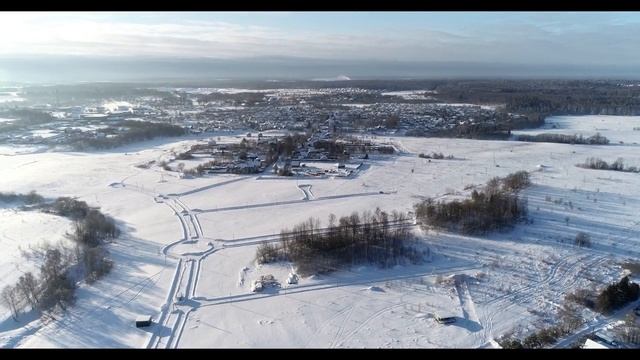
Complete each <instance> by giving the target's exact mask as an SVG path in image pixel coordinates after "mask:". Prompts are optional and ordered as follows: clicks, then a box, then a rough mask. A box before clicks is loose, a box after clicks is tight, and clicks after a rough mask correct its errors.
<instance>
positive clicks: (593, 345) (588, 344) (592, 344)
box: [582, 339, 611, 349]
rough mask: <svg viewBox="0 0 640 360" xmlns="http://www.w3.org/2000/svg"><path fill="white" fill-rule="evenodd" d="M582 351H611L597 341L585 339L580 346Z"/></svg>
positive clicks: (608, 347) (607, 346)
mask: <svg viewBox="0 0 640 360" xmlns="http://www.w3.org/2000/svg"><path fill="white" fill-rule="evenodd" d="M582 348H583V349H611V347H610V346H609V345H606V344H603V343H601V342H598V341H593V340H591V339H587V341H585V342H584V345H583V346H582Z"/></svg>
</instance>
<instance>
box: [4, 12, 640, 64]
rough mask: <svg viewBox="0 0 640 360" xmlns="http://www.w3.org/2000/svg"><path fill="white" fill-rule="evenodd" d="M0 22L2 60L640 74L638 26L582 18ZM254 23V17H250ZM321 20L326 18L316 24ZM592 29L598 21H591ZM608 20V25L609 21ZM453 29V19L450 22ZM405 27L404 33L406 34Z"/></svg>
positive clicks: (50, 16)
mask: <svg viewBox="0 0 640 360" xmlns="http://www.w3.org/2000/svg"><path fill="white" fill-rule="evenodd" d="M169 15H171V16H168V15H167V14H161V15H157V16H156V14H153V13H142V14H135V15H127V16H123V15H122V14H118V13H116V14H109V13H97V14H93V13H35V14H33V13H2V14H0V34H2V36H1V37H0V55H18V54H28V55H37V54H42V55H71V54H72V55H91V56H162V57H181V58H184V57H214V58H236V57H258V56H301V57H312V58H319V59H345V60H350V59H354V60H365V59H375V60H397V59H402V60H412V61H465V60H469V59H473V60H474V61H485V62H513V63H531V62H540V63H558V62H561V63H581V64H596V63H599V64H603V63H606V64H639V61H640V48H638V47H637V46H636V44H637V40H636V39H635V38H634V34H638V33H640V26H639V25H638V22H633V21H631V22H630V21H626V22H619V21H618V22H616V21H611V19H609V20H607V21H605V20H606V19H605V20H603V21H601V22H595V23H594V24H593V26H589V25H588V24H584V23H582V22H579V19H580V15H579V14H568V15H562V16H555V15H553V14H549V15H545V14H533V15H532V16H530V17H528V18H527V20H526V21H518V22H516V21H512V20H509V19H510V18H509V16H506V15H505V17H504V20H503V21H497V22H494V23H493V24H489V25H487V24H483V25H482V26H480V25H479V24H468V25H464V24H463V25H464V26H462V25H461V27H460V29H458V30H457V31H443V30H436V29H433V28H429V26H428V24H425V25H424V26H422V27H415V28H407V27H403V26H398V27H397V28H396V29H388V28H385V29H378V30H375V31H369V32H368V33H365V32H363V31H358V30H357V29H356V30H353V31H349V32H347V31H343V32H335V31H333V30H332V29H330V28H329V29H327V30H324V31H319V30H316V31H309V30H305V29H300V31H291V30H284V29H283V28H281V27H278V21H277V20H278V19H280V18H286V17H291V16H295V15H292V14H288V13H282V14H274V15H275V16H274V17H273V19H274V22H273V25H272V26H255V25H249V24H244V23H243V24H238V23H229V22H221V21H205V20H185V19H181V18H180V14H175V18H172V17H173V15H172V14H169ZM246 16H247V18H248V19H250V16H251V14H246ZM318 16H322V14H319V15H318ZM587 18H588V19H592V20H593V19H596V18H597V17H594V15H593V14H590V15H589V16H588V17H587ZM603 19H604V18H603ZM607 19H608V18H607ZM452 21H455V16H452ZM399 25H401V24H399Z"/></svg>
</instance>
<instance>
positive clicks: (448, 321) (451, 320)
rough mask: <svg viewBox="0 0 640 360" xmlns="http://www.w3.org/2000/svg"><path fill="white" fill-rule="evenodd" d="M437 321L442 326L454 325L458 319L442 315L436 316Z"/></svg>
mask: <svg viewBox="0 0 640 360" xmlns="http://www.w3.org/2000/svg"><path fill="white" fill-rule="evenodd" d="M435 319H436V321H437V322H438V323H440V324H445V325H447V324H452V323H454V322H456V317H455V316H442V315H436V316H435Z"/></svg>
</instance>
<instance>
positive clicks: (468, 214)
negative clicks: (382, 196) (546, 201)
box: [414, 171, 531, 234]
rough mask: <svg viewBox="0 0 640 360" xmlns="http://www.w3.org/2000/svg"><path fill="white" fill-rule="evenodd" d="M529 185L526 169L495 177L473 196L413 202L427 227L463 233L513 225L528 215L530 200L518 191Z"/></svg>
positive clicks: (476, 232) (419, 217)
mask: <svg viewBox="0 0 640 360" xmlns="http://www.w3.org/2000/svg"><path fill="white" fill-rule="evenodd" d="M530 184H531V180H530V179H529V173H527V172H526V171H519V172H516V173H513V174H510V175H508V176H506V177H504V178H502V179H500V178H497V177H495V178H493V179H491V180H490V181H489V182H488V183H487V185H486V186H485V187H484V188H483V189H481V190H480V191H478V190H474V191H473V192H472V193H471V199H465V200H462V201H460V200H453V201H450V202H445V201H435V200H433V199H431V198H428V199H426V200H424V201H422V202H420V203H418V204H416V205H414V208H415V214H416V218H417V220H418V221H419V222H421V223H422V224H423V225H425V226H433V227H436V228H442V229H447V230H453V231H459V232H461V233H464V234H481V233H486V232H489V231H493V230H497V229H501V228H504V227H508V226H512V225H513V224H514V223H516V222H517V221H519V220H521V219H523V218H524V217H525V216H526V215H527V201H526V200H523V199H520V198H519V197H518V191H519V190H521V189H523V188H524V187H526V186H529V185H530Z"/></svg>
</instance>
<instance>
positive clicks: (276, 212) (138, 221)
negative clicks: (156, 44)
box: [0, 117, 640, 348]
mask: <svg viewBox="0 0 640 360" xmlns="http://www.w3.org/2000/svg"><path fill="white" fill-rule="evenodd" d="M609 120H611V122H608V121H609ZM619 120H620V121H618V120H617V119H611V118H609V117H605V121H604V122H602V121H601V123H602V125H598V126H599V127H600V126H602V128H605V127H606V128H607V129H610V130H609V131H611V132H612V133H611V134H613V132H619V133H620V135H622V134H623V133H625V132H627V133H629V134H627V135H626V136H629V137H632V136H635V137H636V138H633V139H631V140H634V139H635V141H638V140H640V132H632V131H627V130H625V129H627V128H628V127H629V126H631V125H627V122H626V121H622V120H623V119H619ZM563 121H564V122H563V124H564V125H563V128H562V129H557V130H558V131H563V132H565V133H569V134H572V133H574V132H575V131H577V130H579V129H581V128H583V127H585V126H588V125H585V122H584V119H583V117H572V118H564V120H563ZM627 121H628V123H634V122H636V121H638V118H631V117H630V118H628V119H627ZM587 123H588V122H587ZM631 127H633V126H631ZM586 129H588V128H586ZM602 134H603V135H605V136H607V137H608V135H606V134H605V133H604V132H602ZM636 134H637V135H636ZM612 136H613V135H612ZM229 139H230V141H231V140H233V141H239V140H240V139H239V138H234V137H233V136H231V137H229ZM378 140H380V141H385V142H392V143H395V144H397V145H398V147H399V148H401V149H403V152H404V153H403V154H400V155H398V156H388V157H375V158H374V157H372V159H369V160H365V161H364V162H365V167H364V170H363V171H361V172H360V173H359V174H358V175H357V176H356V177H354V178H350V179H345V178H335V179H332V178H321V179H315V178H310V179H307V178H305V179H304V183H302V185H310V186H309V187H307V190H311V191H312V195H313V196H307V193H306V192H305V191H304V190H303V191H301V188H300V187H299V185H301V183H299V182H298V181H296V179H291V178H274V177H264V178H263V177H260V176H259V175H254V176H236V175H229V174H225V175H220V176H211V177H203V178H197V179H190V180H183V179H179V178H177V177H175V176H171V174H169V173H167V172H165V171H162V170H159V169H157V168H154V167H152V168H150V169H140V168H137V167H135V165H138V164H141V163H145V162H149V161H151V160H158V159H160V158H162V157H166V156H168V154H169V152H170V151H171V150H172V149H176V148H180V147H188V146H189V144H193V143H195V141H196V140H195V139H193V138H190V139H178V140H175V139H172V140H171V142H167V141H166V140H165V141H155V142H146V143H144V144H137V145H132V146H129V147H125V148H119V149H114V150H112V151H107V152H93V153H71V152H69V153H39V154H23V155H15V156H0V167H2V168H3V169H4V170H5V171H4V172H3V176H2V178H0V189H5V191H6V189H10V190H11V191H15V192H28V191H30V190H34V189H35V190H37V191H38V192H39V193H41V194H43V195H45V196H49V197H54V196H55V197H57V196H78V197H79V199H80V200H84V201H87V202H88V203H89V204H90V205H92V206H100V207H101V210H102V211H103V212H105V213H107V214H109V215H111V216H113V217H114V218H116V219H117V220H118V221H119V223H120V225H121V226H122V228H123V236H122V237H121V238H120V239H118V240H117V241H116V242H115V243H114V244H113V245H109V249H110V251H111V253H112V254H113V258H114V261H115V267H114V269H113V271H112V273H111V274H109V275H108V276H107V277H106V278H104V279H102V280H100V281H98V282H96V283H95V284H93V285H91V286H88V285H84V284H83V285H81V287H80V289H79V290H78V301H77V304H76V305H75V306H74V307H73V308H71V309H70V310H69V312H68V313H67V314H66V315H64V316H62V317H61V318H59V319H57V320H55V321H51V322H49V323H47V324H45V323H43V322H42V321H40V320H34V319H30V318H28V316H26V315H25V316H24V317H25V320H23V323H20V324H17V325H10V323H7V322H4V323H1V324H0V345H2V346H10V347H196V348H197V347H427V348H433V347H465V348H475V347H488V346H494V345H493V344H494V340H495V339H496V338H498V337H499V336H500V335H502V334H504V333H505V332H507V331H510V330H512V329H514V328H517V327H519V326H529V327H530V328H532V326H533V324H535V323H536V322H538V321H540V320H543V319H548V318H550V317H551V316H552V314H553V312H554V311H555V307H556V304H558V303H559V302H560V301H561V299H562V298H563V297H564V295H565V294H566V293H567V292H570V291H573V290H574V289H578V288H590V287H602V286H604V285H605V284H607V283H609V282H611V281H614V280H618V279H619V276H620V274H621V273H622V269H621V267H620V266H619V263H620V262H622V261H624V260H625V259H628V258H637V257H638V256H640V223H639V222H638V220H637V213H638V212H639V211H640V199H638V197H637V188H638V186H639V185H640V179H639V178H638V176H637V174H632V173H619V172H611V171H597V170H588V169H582V168H578V167H576V166H575V164H576V163H579V162H582V161H584V159H585V158H586V157H589V156H597V157H600V158H603V159H605V160H612V159H615V158H616V157H618V156H621V157H623V158H624V159H625V162H628V163H629V164H631V165H637V164H639V163H640V154H638V152H637V150H636V149H635V148H634V147H633V146H617V145H611V146H587V145H567V144H551V143H525V142H513V141H478V140H465V139H435V138H412V137H400V136H394V137H386V138H379V139H378ZM625 143H626V142H625ZM431 151H438V152H444V153H450V154H453V155H454V156H455V157H456V158H461V159H464V160H461V161H447V160H432V161H431V162H427V161H426V160H425V159H420V158H418V157H417V154H418V153H420V152H424V153H429V152H431ZM539 164H544V165H545V169H544V170H545V171H539V168H538V166H537V165H539ZM496 165H499V167H497V166H496ZM412 169H413V171H412ZM518 170H526V171H531V176H532V180H533V183H534V185H533V186H531V187H530V188H528V189H526V190H524V191H523V193H522V195H523V196H525V197H527V198H528V201H529V211H530V217H531V218H532V219H533V220H534V221H533V224H518V225H517V226H516V227H515V228H514V229H513V230H511V231H505V232H496V233H491V234H488V235H486V236H463V235H457V234H450V233H445V232H438V231H425V230H420V229H419V228H418V227H415V228H414V229H415V233H416V235H417V236H420V237H421V238H422V239H423V241H424V242H425V244H427V245H428V246H429V248H430V250H431V256H430V257H429V258H428V259H427V261H426V262H425V263H424V264H422V265H404V266H398V267H395V268H391V269H378V268H376V267H373V266H362V265H359V266H357V267H354V268H352V269H351V270H345V271H340V272H336V273H333V274H323V275H319V276H313V277H306V278H300V279H299V281H298V283H297V284H287V278H288V277H289V274H291V273H292V271H295V269H292V264H289V263H284V262H281V263H276V264H265V265H257V264H256V263H255V251H256V248H257V246H258V243H259V242H260V241H269V240H277V238H278V234H279V232H280V230H281V229H282V228H285V227H289V228H290V227H291V226H292V225H294V224H296V223H298V222H300V221H303V220H305V219H307V218H308V217H310V216H312V217H317V218H319V219H320V221H321V226H326V222H327V217H328V215H329V214H330V213H333V214H335V215H336V216H343V215H348V214H350V213H351V212H353V211H364V210H374V209H375V208H376V207H380V208H381V209H383V210H387V211H392V210H400V211H412V210H413V209H412V205H413V204H414V203H416V202H417V201H419V200H420V199H424V198H425V197H426V196H431V197H434V198H437V199H449V198H455V197H464V196H468V195H469V194H470V192H471V191H472V190H473V188H472V187H468V185H474V186H479V185H482V184H484V183H486V181H487V180H489V179H490V178H492V177H494V176H504V175H507V174H509V173H511V172H514V171H518ZM110 185H112V186H110ZM465 188H467V190H465ZM380 191H383V193H382V194H381V193H380ZM159 195H164V198H163V197H160V196H159ZM547 199H550V200H551V201H547ZM594 199H596V200H594ZM567 216H568V217H569V219H570V220H569V222H568V223H567V222H566V220H565V218H566V217H567ZM15 221H18V220H15ZM37 221H43V220H42V219H39V220H37ZM4 224H5V223H4V222H3V223H2V225H0V226H2V229H4V228H5V225H4ZM35 229H37V228H34V231H36V230H35ZM12 231H13V229H12ZM579 231H585V232H587V233H589V234H590V235H591V240H592V242H593V247H592V248H578V247H576V246H575V245H573V242H572V241H573V239H574V238H575V234H576V233H577V232H579ZM0 233H1V232H0ZM8 234H9V236H12V237H14V236H13V235H11V233H8ZM2 259H5V256H4V254H3V257H2ZM3 261H4V260H3ZM267 274H272V275H273V276H274V277H275V279H276V280H277V281H278V282H279V283H280V284H281V286H280V287H268V288H265V289H264V290H263V291H262V292H259V293H253V292H251V284H253V282H254V281H255V280H257V279H259V277H260V276H261V275H267ZM381 290H382V291H381ZM179 294H183V295H184V296H185V300H183V301H182V302H180V303H176V302H175V298H176V296H177V295H179ZM434 313H448V314H453V316H455V317H456V322H455V323H453V324H449V325H442V324H438V323H437V322H435V321H434V319H433V318H432V316H431V315H432V314H434ZM140 314H149V315H152V316H153V319H154V322H157V324H154V325H153V326H151V327H149V328H145V329H137V328H135V326H134V320H135V318H136V317H137V316H138V315H140ZM29 320H31V321H30V322H28V321H29ZM27 322H28V324H27ZM23 325H24V326H23ZM18 326H20V327H18Z"/></svg>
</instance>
